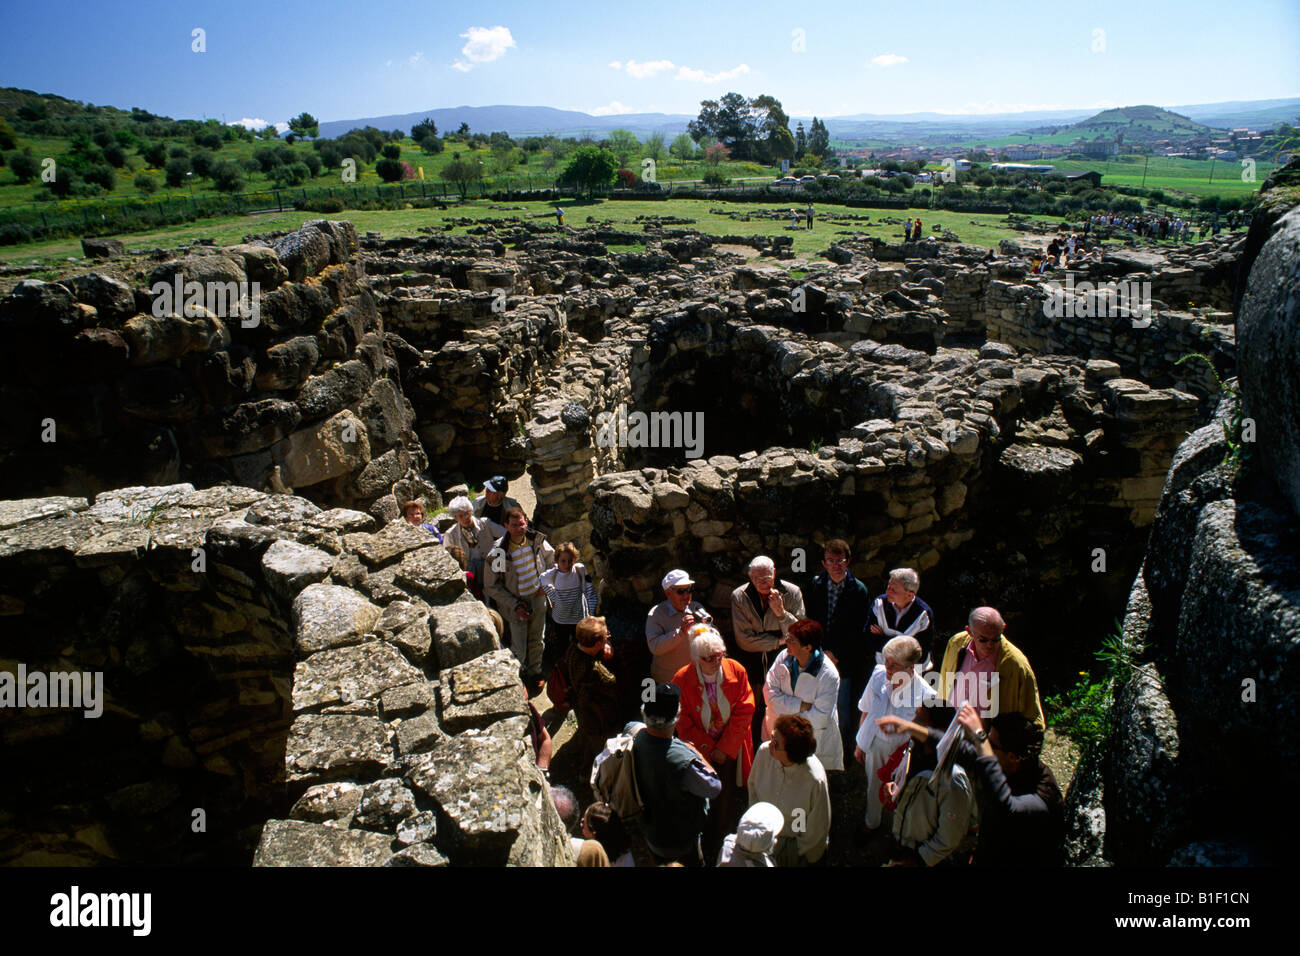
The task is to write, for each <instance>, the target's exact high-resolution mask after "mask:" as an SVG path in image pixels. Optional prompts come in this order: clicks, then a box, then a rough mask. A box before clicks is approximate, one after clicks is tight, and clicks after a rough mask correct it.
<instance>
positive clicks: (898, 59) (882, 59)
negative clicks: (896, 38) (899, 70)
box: [871, 53, 907, 66]
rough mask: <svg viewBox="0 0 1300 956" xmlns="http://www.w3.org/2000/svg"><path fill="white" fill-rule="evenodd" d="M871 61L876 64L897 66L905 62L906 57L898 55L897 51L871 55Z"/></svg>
mask: <svg viewBox="0 0 1300 956" xmlns="http://www.w3.org/2000/svg"><path fill="white" fill-rule="evenodd" d="M871 62H872V63H874V64H876V66H898V64H900V63H906V62H907V57H905V56H899V55H898V54H897V53H882V54H880V56H873V57H872V58H871Z"/></svg>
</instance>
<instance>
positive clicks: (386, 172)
mask: <svg viewBox="0 0 1300 956" xmlns="http://www.w3.org/2000/svg"><path fill="white" fill-rule="evenodd" d="M375 173H376V174H377V175H378V176H379V178H380V179H382V180H383V181H384V182H386V183H395V182H397V181H398V180H399V179H401V178H402V176H403V175H404V174H405V170H403V169H402V164H401V163H400V162H398V161H397V160H395V159H387V158H385V159H381V160H380V161H379V162H377V163H375Z"/></svg>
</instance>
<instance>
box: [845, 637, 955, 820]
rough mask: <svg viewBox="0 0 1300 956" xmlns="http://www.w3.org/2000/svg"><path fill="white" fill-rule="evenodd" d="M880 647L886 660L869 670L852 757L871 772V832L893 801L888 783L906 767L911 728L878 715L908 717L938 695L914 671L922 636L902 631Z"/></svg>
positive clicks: (905, 718)
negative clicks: (894, 726)
mask: <svg viewBox="0 0 1300 956" xmlns="http://www.w3.org/2000/svg"><path fill="white" fill-rule="evenodd" d="M882 653H883V654H884V657H885V663H883V664H877V665H876V669H875V670H874V671H872V672H871V677H870V678H869V679H868V680H867V689H866V690H865V691H863V692H862V699H861V700H859V701H858V710H860V711H861V712H862V719H861V722H860V723H859V724H858V736H857V740H856V743H857V749H856V750H854V751H853V759H854V760H856V761H857V762H858V763H860V764H862V765H863V767H864V768H865V769H866V773H867V820H866V824H865V825H864V826H863V828H862V833H863V834H864V835H870V834H871V833H872V832H873V831H875V829H876V828H877V827H879V826H880V817H881V814H882V813H883V812H884V810H885V807H886V805H890V806H892V804H893V801H892V800H891V799H890V798H889V796H888V793H889V791H888V790H887V789H886V787H887V784H889V783H890V782H891V781H893V780H894V779H895V776H896V775H897V776H901V775H902V773H906V767H903V766H902V765H903V762H904V761H905V760H906V759H907V745H908V743H909V738H908V735H907V733H906V732H905V731H903V732H898V731H891V730H887V729H885V728H883V727H880V726H878V725H877V721H878V720H879V719H880V718H881V717H884V716H886V715H890V716H895V717H900V718H902V719H903V720H908V721H910V720H912V719H914V718H915V717H916V716H917V712H918V711H922V710H923V709H924V708H925V707H926V706H933V705H934V704H935V703H937V698H938V695H937V694H936V693H935V692H934V690H933V689H932V688H931V687H930V685H929V684H927V683H926V682H925V681H923V680H920V679H919V677H918V675H917V673H916V672H917V670H918V668H917V665H918V664H920V663H921V658H922V657H923V656H924V654H925V650H924V649H923V648H922V647H921V642H920V641H918V640H917V639H916V638H914V637H905V636H902V635H900V636H898V637H894V638H891V639H890V640H888V641H886V642H885V647H884V649H883V651H882ZM900 767H901V768H902V771H901V773H900V772H899V771H900Z"/></svg>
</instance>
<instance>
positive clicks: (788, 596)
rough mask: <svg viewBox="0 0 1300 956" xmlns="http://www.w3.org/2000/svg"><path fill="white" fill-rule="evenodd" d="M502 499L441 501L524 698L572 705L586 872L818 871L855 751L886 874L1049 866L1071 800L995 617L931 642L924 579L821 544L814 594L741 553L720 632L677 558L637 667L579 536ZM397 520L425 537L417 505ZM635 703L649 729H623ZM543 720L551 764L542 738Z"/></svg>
mask: <svg viewBox="0 0 1300 956" xmlns="http://www.w3.org/2000/svg"><path fill="white" fill-rule="evenodd" d="M507 490H508V484H507V482H506V480H505V478H503V477H501V476H495V477H493V478H491V479H489V480H488V481H487V482H486V483H485V484H484V493H483V494H482V495H481V496H479V497H478V498H476V499H475V500H474V501H472V502H471V501H470V500H469V498H468V497H465V496H459V497H456V498H453V499H452V500H451V502H449V504H448V512H449V513H450V515H451V516H452V517H453V518H454V519H455V522H456V523H455V524H454V525H452V526H451V528H450V529H448V531H447V532H446V533H445V534H444V535H442V536H440V537H441V540H443V543H444V544H445V545H446V546H447V547H448V549H449V550H450V551H451V552H452V553H453V555H455V556H456V557H457V559H458V560H459V561H460V563H461V565H462V568H463V569H464V570H465V572H466V576H467V580H468V581H469V584H470V589H471V591H472V592H473V593H475V595H476V596H478V597H480V599H484V600H485V601H486V602H487V603H489V604H491V605H493V606H494V613H495V614H496V615H498V616H499V617H498V619H499V620H500V622H501V623H500V624H499V625H498V630H499V633H500V634H501V637H502V640H503V643H504V644H506V645H507V646H509V648H510V650H511V651H512V652H513V653H514V655H515V657H516V658H517V659H518V661H519V663H520V675H521V679H522V680H523V683H524V685H525V687H526V689H527V691H528V695H529V697H530V698H533V697H536V696H538V695H539V694H540V693H541V691H542V689H543V687H549V689H550V690H551V691H552V693H553V694H555V695H556V696H560V695H562V696H563V701H564V706H565V707H567V708H571V709H572V710H573V712H574V714H575V716H576V718H577V731H576V733H575V735H574V737H573V740H572V742H571V743H570V744H569V745H568V746H572V747H575V748H576V752H577V755H578V760H579V764H578V765H579V767H580V768H582V770H581V773H582V775H583V778H584V779H585V778H586V775H587V774H588V773H590V777H591V786H592V792H593V795H594V797H595V800H594V802H592V803H591V804H590V805H589V806H588V807H587V809H586V811H585V812H584V813H581V814H579V813H578V811H577V801H576V800H575V799H574V798H573V796H572V794H571V793H570V792H569V791H567V790H563V789H562V788H556V801H557V807H560V805H561V804H563V805H564V806H563V807H562V808H561V809H562V815H564V809H565V808H568V809H571V810H572V813H571V814H570V816H571V819H570V825H571V826H572V827H573V828H575V829H576V828H578V827H579V826H580V827H581V833H582V836H581V837H578V836H577V835H576V834H575V835H574V836H573V850H574V854H575V859H576V860H577V861H578V863H579V864H580V865H593V866H607V865H665V864H680V865H686V866H698V865H704V864H705V862H706V861H708V862H715V861H716V864H717V865H721V866H773V865H781V866H798V865H809V864H815V863H818V862H819V861H821V860H823V859H824V857H825V854H826V852H827V848H828V846H829V843H830V831H831V819H832V806H831V792H832V784H834V785H835V788H836V789H837V790H838V791H839V792H846V791H847V790H848V789H849V788H850V787H852V786H853V784H851V783H850V782H849V777H848V776H847V774H846V770H845V768H846V767H850V766H852V764H851V762H855V763H856V764H858V765H860V766H861V767H862V768H863V772H864V774H865V780H866V794H865V797H866V811H865V815H864V819H863V821H862V823H861V825H860V826H859V827H858V830H857V833H856V835H855V838H854V848H855V849H860V850H863V851H864V852H865V850H866V848H867V847H868V846H870V845H871V844H873V843H874V842H875V841H878V840H881V841H885V843H884V844H882V845H884V846H886V847H887V849H888V854H887V855H888V857H889V858H890V859H891V861H892V862H893V863H895V864H897V865H925V866H933V865H937V864H941V863H942V864H945V865H956V864H967V863H971V862H974V863H977V864H982V863H990V864H992V863H997V864H1021V863H1045V862H1047V863H1050V862H1052V861H1053V860H1054V859H1055V854H1056V852H1057V851H1058V850H1059V847H1060V843H1061V838H1060V835H1061V830H1062V811H1061V794H1060V790H1059V788H1058V787H1057V785H1056V782H1055V780H1054V779H1053V777H1052V773H1051V771H1050V770H1049V769H1048V768H1047V767H1046V766H1045V765H1044V764H1043V763H1042V761H1041V760H1040V759H1039V753H1040V751H1041V748H1042V743H1043V731H1044V721H1043V712H1042V704H1041V701H1040V699H1039V695H1038V685H1037V680H1036V678H1035V676H1034V672H1033V669H1032V668H1031V667H1030V665H1029V662H1028V660H1027V659H1026V657H1025V655H1024V654H1023V653H1022V652H1021V651H1020V650H1019V649H1018V648H1017V647H1015V646H1014V645H1013V644H1012V643H1011V642H1010V641H1009V640H1008V639H1007V638H1006V637H1005V634H1004V630H1005V623H1004V622H1003V620H1002V617H1001V615H1000V614H999V613H998V611H997V610H995V609H994V608H991V607H982V608H976V609H975V610H974V611H972V612H971V614H970V616H969V619H968V621H967V623H966V626H965V628H964V629H963V630H962V631H960V632H958V633H957V634H955V635H953V636H952V637H951V638H949V639H947V640H946V641H945V640H936V634H937V631H936V628H935V620H934V613H933V611H932V610H931V608H930V606H929V605H928V604H927V603H926V602H925V601H924V600H922V599H921V598H920V597H919V596H918V592H919V590H920V578H919V575H918V574H917V573H916V571H914V570H913V569H911V568H898V569H895V570H894V571H892V572H890V574H889V578H888V582H887V584H886V586H885V589H884V592H883V593H881V594H879V595H876V596H874V597H872V596H871V594H870V592H869V591H868V589H867V586H866V585H865V584H864V583H863V582H862V581H860V580H858V579H857V578H856V577H854V575H853V573H852V571H851V570H850V563H851V558H852V554H851V550H850V547H849V544H848V543H847V542H846V541H844V540H841V539H838V538H833V539H831V540H829V541H827V542H826V543H825V545H824V547H823V556H822V572H821V573H820V574H818V575H816V576H815V577H814V579H813V581H812V583H811V585H810V587H809V588H808V590H807V593H806V595H805V592H804V590H803V589H801V588H800V587H799V586H798V585H796V584H794V583H793V582H791V581H787V580H784V579H781V578H779V577H778V575H777V573H776V566H775V563H774V562H773V561H772V559H771V558H769V557H766V556H763V555H759V556H757V557H755V558H754V559H753V560H751V561H750V563H749V567H748V573H747V577H748V581H747V583H745V584H743V585H741V586H739V587H737V588H736V589H735V590H734V591H733V592H732V593H731V596H730V607H729V608H727V609H726V614H725V615H723V616H725V617H726V618H729V622H730V626H729V628H726V630H729V632H730V635H729V636H730V640H728V638H727V636H725V635H724V629H723V628H722V627H721V626H720V625H719V622H718V621H717V620H716V619H715V616H714V614H713V613H712V612H711V611H710V610H709V609H708V608H707V607H705V605H704V604H703V603H702V602H701V601H700V600H699V598H698V596H697V595H696V592H695V586H696V582H695V580H694V579H693V578H692V576H691V575H690V573H689V572H687V571H685V570H683V569H680V568H677V569H673V570H670V571H669V572H668V573H667V574H665V575H664V577H663V579H662V581H661V582H660V583H661V587H662V590H663V600H662V601H661V602H659V603H658V604H655V605H654V606H653V607H651V608H650V609H649V611H648V613H647V615H646V620H645V640H646V647H647V650H648V651H649V657H650V666H649V672H648V673H647V674H640V673H635V672H631V671H629V670H628V668H627V667H626V666H620V665H625V664H626V662H624V661H620V660H618V659H617V658H616V656H615V650H614V645H613V643H612V640H611V635H610V633H609V630H608V627H607V625H606V621H605V619H604V618H603V617H600V616H597V609H598V596H597V593H596V589H595V586H594V583H593V582H592V580H591V577H590V575H589V573H588V572H587V569H586V567H585V566H584V565H583V564H582V562H581V561H580V560H579V558H580V554H579V553H578V549H577V547H576V546H575V545H574V544H573V543H572V542H566V543H563V544H561V545H560V546H559V547H555V548H553V547H552V546H551V544H550V543H549V542H548V541H547V540H546V537H545V535H543V534H541V533H539V532H537V531H535V530H533V529H532V528H530V526H529V522H528V519H527V517H526V516H525V514H524V512H523V509H522V508H521V507H520V506H519V503H518V502H517V501H515V500H514V499H512V498H509V497H507V495H506V492H507ZM406 518H407V520H408V521H410V522H411V523H413V524H418V525H420V526H421V527H425V528H427V529H429V530H431V531H433V532H434V533H437V532H436V529H434V528H433V526H432V525H428V524H425V523H424V521H423V518H424V515H423V510H422V509H419V510H418V511H417V510H416V509H408V513H407V515H406ZM417 519H419V520H417ZM720 613H721V612H720ZM935 664H938V665H939V671H938V675H937V679H936V675H935V674H934V673H933V670H932V669H933V667H934V666H935ZM926 671H930V673H929V674H927V675H926V676H925V677H924V678H923V676H922V675H923V674H924V673H925V672H926ZM548 674H549V675H550V678H549V681H547V680H546V675H548ZM629 696H632V697H637V698H639V701H640V713H639V714H638V715H637V716H639V717H640V720H638V721H635V722H633V723H631V724H625V723H624V719H625V717H627V716H628V715H629V713H630V712H629V711H628V709H627V706H626V701H627V700H628V699H629ZM977 708H978V709H977ZM533 714H534V716H535V720H534V724H540V723H541V720H540V715H537V712H536V710H535V709H533ZM945 729H947V730H948V733H947V734H946V735H945V734H944V731H945ZM534 731H535V733H534V744H535V751H536V753H537V755H538V761H539V766H542V767H543V769H548V768H549V761H550V741H549V736H548V735H546V731H545V727H544V726H541V727H534ZM544 764H545V766H543V765H544ZM855 779H856V776H855ZM570 804H571V805H572V806H571V807H570ZM887 811H893V816H892V827H891V830H890V832H889V833H885V832H884V831H883V830H882V827H883V824H884V822H885V813H886V812H887Z"/></svg>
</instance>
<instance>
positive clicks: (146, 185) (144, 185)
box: [135, 173, 158, 196]
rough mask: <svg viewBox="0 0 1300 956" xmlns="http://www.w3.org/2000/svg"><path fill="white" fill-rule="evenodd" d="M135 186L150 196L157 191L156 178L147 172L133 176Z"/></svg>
mask: <svg viewBox="0 0 1300 956" xmlns="http://www.w3.org/2000/svg"><path fill="white" fill-rule="evenodd" d="M135 188H136V189H138V190H140V192H142V193H144V195H146V196H152V195H153V194H154V193H156V192H157V191H158V180H156V179H154V178H153V177H152V176H150V175H149V174H148V173H138V174H137V175H136V177H135Z"/></svg>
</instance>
